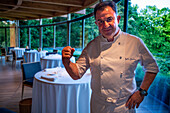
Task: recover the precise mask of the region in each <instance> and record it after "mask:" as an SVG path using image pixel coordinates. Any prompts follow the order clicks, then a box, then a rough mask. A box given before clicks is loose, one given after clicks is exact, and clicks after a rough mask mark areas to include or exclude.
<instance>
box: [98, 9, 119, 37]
mask: <svg viewBox="0 0 170 113" xmlns="http://www.w3.org/2000/svg"><path fill="white" fill-rule="evenodd" d="M120 18H121V17H120V16H116V13H115V12H114V11H113V9H112V8H111V7H109V6H107V7H105V8H104V10H103V11H101V10H98V11H97V12H96V21H95V23H96V25H97V26H98V27H99V31H100V33H101V34H102V35H103V36H104V37H105V38H107V39H111V38H113V36H114V35H115V34H116V33H117V32H118V29H119V27H118V24H119V20H120Z"/></svg>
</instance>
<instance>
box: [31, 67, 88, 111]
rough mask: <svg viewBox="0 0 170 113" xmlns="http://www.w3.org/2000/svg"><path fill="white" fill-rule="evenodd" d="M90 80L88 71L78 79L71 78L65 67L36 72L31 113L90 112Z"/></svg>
mask: <svg viewBox="0 0 170 113" xmlns="http://www.w3.org/2000/svg"><path fill="white" fill-rule="evenodd" d="M54 73H57V74H55V75H52V76H50V75H48V74H54ZM41 76H44V77H45V76H46V77H49V78H50V77H53V78H55V80H54V81H49V80H46V79H42V78H41ZM90 80H91V74H90V72H89V71H88V72H87V73H86V74H85V75H84V76H83V78H81V79H79V80H73V79H72V78H71V77H70V76H69V75H68V73H67V72H66V70H65V68H52V69H48V70H47V71H46V72H44V71H41V72H38V73H37V74H35V77H34V83H33V92H32V113H90V97H91V89H90Z"/></svg>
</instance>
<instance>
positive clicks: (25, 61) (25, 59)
mask: <svg viewBox="0 0 170 113" xmlns="http://www.w3.org/2000/svg"><path fill="white" fill-rule="evenodd" d="M23 61H24V63H27V58H26V56H25V55H23Z"/></svg>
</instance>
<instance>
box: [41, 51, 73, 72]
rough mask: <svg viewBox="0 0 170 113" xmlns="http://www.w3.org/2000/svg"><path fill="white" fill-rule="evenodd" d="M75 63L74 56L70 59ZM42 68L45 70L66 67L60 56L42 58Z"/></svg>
mask: <svg viewBox="0 0 170 113" xmlns="http://www.w3.org/2000/svg"><path fill="white" fill-rule="evenodd" d="M70 60H71V61H72V62H73V63H75V57H74V56H73V57H72V58H71V59H70ZM41 67H42V69H45V68H55V67H64V65H63V63H62V56H61V55H59V54H54V55H48V56H45V57H43V58H41Z"/></svg>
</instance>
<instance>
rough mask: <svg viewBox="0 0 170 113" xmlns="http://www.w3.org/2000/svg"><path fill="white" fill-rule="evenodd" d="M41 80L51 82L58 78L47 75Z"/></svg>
mask: <svg viewBox="0 0 170 113" xmlns="http://www.w3.org/2000/svg"><path fill="white" fill-rule="evenodd" d="M41 79H45V80H49V81H53V82H54V81H55V80H56V79H57V78H56V77H53V76H47V75H42V76H41Z"/></svg>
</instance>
